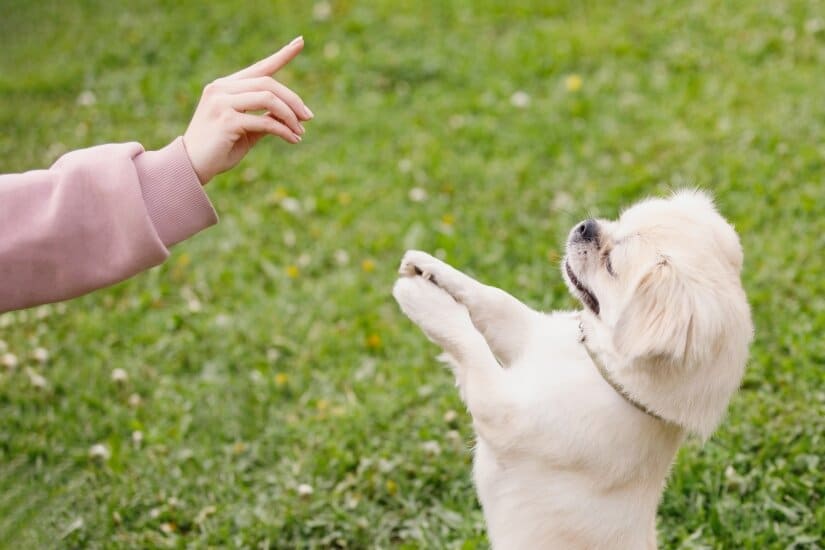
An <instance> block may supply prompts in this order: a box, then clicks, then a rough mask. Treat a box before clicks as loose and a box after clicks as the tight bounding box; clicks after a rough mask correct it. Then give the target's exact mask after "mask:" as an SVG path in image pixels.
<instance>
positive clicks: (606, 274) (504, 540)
mask: <svg viewBox="0 0 825 550" xmlns="http://www.w3.org/2000/svg"><path fill="white" fill-rule="evenodd" d="M741 267H742V250H741V247H740V245H739V239H738V237H737V235H736V233H735V232H734V230H733V228H732V227H731V226H730V225H729V224H728V223H727V222H726V221H725V220H724V219H723V218H722V217H721V216H720V215H719V214H718V212H717V211H716V209H715V207H714V205H713V202H712V200H711V199H710V198H709V197H708V196H707V195H705V194H703V193H700V192H696V191H682V192H678V193H676V194H675V195H673V196H672V197H670V198H668V199H651V200H647V201H644V202H641V203H639V204H637V205H635V206H633V207H632V208H630V209H629V210H627V211H625V212H624V213H623V214H622V216H621V217H620V218H619V220H618V221H604V220H588V221H586V222H583V223H582V224H581V225H579V226H576V227H575V228H573V230H572V231H571V234H570V237H569V239H568V243H567V254H566V257H565V259H564V261H563V263H562V272H563V274H564V277H565V279H566V281H567V283H568V286H569V287H570V290H571V292H572V293H573V294H574V295H575V296H576V297H578V298H579V299H580V300H581V302H582V303H583V304H584V306H585V308H584V309H583V310H582V311H579V312H557V313H552V314H549V315H545V314H541V313H539V312H536V311H534V310H532V309H530V308H529V307H527V306H526V305H524V304H522V303H521V302H519V301H518V300H516V299H515V298H513V297H512V296H510V295H509V294H507V293H505V292H503V291H502V290H499V289H497V288H494V287H491V286H487V285H484V284H481V283H479V282H477V281H475V280H473V279H472V278H470V277H468V276H467V275H465V274H463V273H461V272H459V271H457V270H456V269H454V268H452V267H450V266H449V265H447V264H445V263H444V262H442V261H440V260H438V259H436V258H434V257H432V256H430V255H428V254H425V253H423V252H418V251H410V252H407V253H406V255H405V256H404V259H403V261H402V264H401V269H400V272H401V275H402V276H401V277H400V278H399V279H398V281H397V282H396V285H395V288H394V289H393V294H394V296H395V298H396V300H397V301H398V303H399V304H400V306H401V309H402V310H403V311H404V313H405V314H406V315H407V316H408V317H409V318H410V319H411V320H412V321H413V322H414V323H416V324H417V325H418V326H419V327H421V329H422V330H423V331H424V333H425V334H426V335H427V336H428V337H429V338H430V339H431V340H432V341H434V342H435V343H436V344H438V345H439V346H441V347H442V348H443V349H444V350H445V351H446V352H447V354H449V356H450V357H451V362H452V363H453V365H454V368H455V374H456V378H457V383H458V386H459V388H460V392H461V396H462V398H463V399H464V401H465V403H466V404H467V407H468V409H469V411H470V413H471V415H472V418H473V425H474V428H475V431H476V433H477V436H478V442H477V446H476V450H475V462H474V476H475V483H476V488H477V490H478V495H479V498H480V501H481V504H482V506H483V508H484V515H485V519H486V521H487V527H488V533H489V536H490V540H491V541H492V544H493V546H494V547H495V548H497V549H506V550H509V549H527V548H529V549H534V548H565V549H568V548H570V549H572V548H609V549H615V548H623V549H636V548H645V549H649V548H655V547H656V532H655V515H656V508H657V505H658V503H659V499H660V497H661V493H662V489H663V486H664V483H665V479H666V477H667V473H668V469H669V467H670V464H671V462H672V460H673V457H674V455H675V453H676V450H677V449H678V447H679V445H680V444H681V442H682V440H683V438H684V436H685V434H687V433H695V434H697V435H699V436H700V437H702V438H706V437H708V436H709V435H710V434H711V432H712V431H713V430H714V428H715V427H716V425H717V424H718V422H719V421H720V419H721V417H722V415H723V414H724V411H725V408H726V406H727V404H728V401H729V399H730V397H731V395H732V394H733V392H734V391H735V390H736V388H737V387H738V385H739V383H740V380H741V378H742V374H743V371H744V367H745V362H746V358H747V353H748V345H749V342H750V340H751V334H752V325H751V319H750V311H749V308H748V304H747V300H746V298H745V294H744V292H743V290H742V287H741V283H740V275H739V273H740V269H741ZM591 357H592V358H593V359H595V360H596V361H597V362H600V363H601V364H602V366H603V368H604V369H605V370H606V371H607V374H608V375H609V378H611V379H612V382H613V386H619V387H620V389H621V390H622V391H623V392H624V393H625V394H626V395H625V396H622V395H620V393H619V392H618V391H617V389H616V388H614V387H613V386H611V384H609V383H608V382H607V381H606V379H605V378H604V377H603V376H602V375H601V374H600V373H599V371H598V370H597V368H596V367H595V366H594V363H593V361H592V360H591ZM634 401H635V403H636V405H637V406H634V405H633V404H632V403H631V402H634ZM644 408H646V409H647V410H648V411H651V412H652V413H654V414H646V413H645V412H643V411H642V410H640V409H644ZM654 415H657V416H658V417H659V418H656V417H655V416H654Z"/></svg>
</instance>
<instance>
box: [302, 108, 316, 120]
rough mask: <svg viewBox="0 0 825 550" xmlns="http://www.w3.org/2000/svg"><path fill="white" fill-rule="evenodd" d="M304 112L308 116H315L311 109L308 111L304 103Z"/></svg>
mask: <svg viewBox="0 0 825 550" xmlns="http://www.w3.org/2000/svg"><path fill="white" fill-rule="evenodd" d="M304 114H305V115H306V116H308V117H309V118H315V114H314V113H313V112H312V111H310V110H309V107H307V106H306V105H304Z"/></svg>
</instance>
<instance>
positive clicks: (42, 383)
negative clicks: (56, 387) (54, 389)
mask: <svg viewBox="0 0 825 550" xmlns="http://www.w3.org/2000/svg"><path fill="white" fill-rule="evenodd" d="M26 374H27V375H28V376H29V383H30V384H31V385H32V386H34V387H35V388H37V389H39V390H42V389H44V388H45V387H46V386H48V385H49V383H48V381H47V380H46V379H45V378H43V377H42V376H41V375H39V374H38V373H37V372H35V371H34V370H32V369H29V368H27V369H26Z"/></svg>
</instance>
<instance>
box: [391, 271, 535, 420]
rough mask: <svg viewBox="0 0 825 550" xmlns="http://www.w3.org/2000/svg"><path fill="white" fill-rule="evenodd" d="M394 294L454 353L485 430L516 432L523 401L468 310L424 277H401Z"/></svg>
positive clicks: (467, 397) (467, 398)
mask: <svg viewBox="0 0 825 550" xmlns="http://www.w3.org/2000/svg"><path fill="white" fill-rule="evenodd" d="M393 296H394V297H395V299H396V301H397V302H398V304H399V306H401V310H402V311H403V312H404V314H405V315H407V317H409V318H410V320H411V321H412V322H414V323H415V324H416V325H418V326H419V327H420V328H421V330H423V331H424V334H426V335H427V337H428V338H429V339H430V340H432V341H433V342H435V343H436V344H438V345H439V346H441V347H442V348H443V349H444V351H446V352H447V353H448V354H449V355H450V356H451V358H452V361H453V366H454V368H455V374H456V379H457V382H458V386H459V389H460V392H461V396H462V399H464V402H465V403H466V404H467V408H468V409H469V410H470V414H472V416H473V420H474V421H475V423H476V429H478V430H479V433H481V434H482V435H484V432H485V431H490V430H496V431H501V430H502V429H504V430H507V429H510V430H512V428H513V426H512V424H511V421H512V418H513V417H514V416H516V415H515V413H514V411H513V409H514V407H515V406H516V404H517V403H518V402H519V401H518V399H516V398H515V394H514V392H513V390H512V389H511V387H510V384H511V382H510V379H509V377H508V376H507V372H506V371H504V370H502V368H501V366H500V365H499V364H498V361H497V360H496V358H495V356H494V355H493V353H492V351H491V350H490V348H489V347H488V345H487V342H486V341H485V339H484V337H483V336H482V335H481V333H479V332H478V330H477V329H476V327H475V326H474V325H473V322H472V320H471V319H470V314H469V312H468V311H467V308H466V307H465V306H464V305H463V304H460V303H458V302H456V301H455V299H453V297H452V296H450V295H449V294H447V292H446V291H444V290H443V289H442V288H439V287H438V286H436V285H435V284H433V283H432V282H430V281H429V280H427V279H425V278H424V277H421V276H412V277H401V278H400V279H398V281H396V283H395V286H394V287H393Z"/></svg>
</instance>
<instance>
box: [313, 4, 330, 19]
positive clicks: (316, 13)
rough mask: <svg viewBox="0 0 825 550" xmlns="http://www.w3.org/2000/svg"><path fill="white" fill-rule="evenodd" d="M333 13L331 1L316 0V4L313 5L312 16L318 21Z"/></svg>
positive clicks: (327, 17)
mask: <svg viewBox="0 0 825 550" xmlns="http://www.w3.org/2000/svg"><path fill="white" fill-rule="evenodd" d="M331 15H332V6H330V4H329V2H326V1H321V2H316V3H315V5H314V6H312V17H314V18H315V20H316V21H326V20H327V19H329V17H330V16H331Z"/></svg>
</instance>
